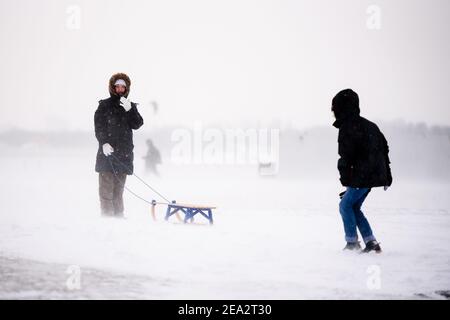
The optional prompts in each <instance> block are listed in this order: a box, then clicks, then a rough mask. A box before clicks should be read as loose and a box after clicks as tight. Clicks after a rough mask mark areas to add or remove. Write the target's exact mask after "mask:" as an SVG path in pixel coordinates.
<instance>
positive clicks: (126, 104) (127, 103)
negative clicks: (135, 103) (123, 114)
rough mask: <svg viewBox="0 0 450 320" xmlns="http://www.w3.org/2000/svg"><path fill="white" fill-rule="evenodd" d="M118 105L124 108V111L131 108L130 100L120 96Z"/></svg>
mask: <svg viewBox="0 0 450 320" xmlns="http://www.w3.org/2000/svg"><path fill="white" fill-rule="evenodd" d="M120 105H121V106H122V107H123V108H124V109H125V111H130V110H131V101H130V100H128V99H127V98H125V97H120Z"/></svg>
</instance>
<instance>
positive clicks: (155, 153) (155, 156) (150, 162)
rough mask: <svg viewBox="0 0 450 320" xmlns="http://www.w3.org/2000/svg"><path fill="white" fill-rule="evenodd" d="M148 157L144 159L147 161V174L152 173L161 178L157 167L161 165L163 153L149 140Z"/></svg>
mask: <svg viewBox="0 0 450 320" xmlns="http://www.w3.org/2000/svg"><path fill="white" fill-rule="evenodd" d="M146 143H147V148H148V150H147V155H146V156H145V157H143V158H144V160H145V168H146V170H147V172H151V173H153V174H155V175H157V176H159V173H158V169H157V168H156V166H157V165H158V164H160V163H161V153H160V152H159V150H158V149H157V148H156V147H155V145H154V144H153V141H152V140H151V139H147V141H146Z"/></svg>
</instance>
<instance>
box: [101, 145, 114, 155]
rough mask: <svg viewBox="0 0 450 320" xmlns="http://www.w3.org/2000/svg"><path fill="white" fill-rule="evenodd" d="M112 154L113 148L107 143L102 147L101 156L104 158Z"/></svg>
mask: <svg viewBox="0 0 450 320" xmlns="http://www.w3.org/2000/svg"><path fill="white" fill-rule="evenodd" d="M113 152H114V149H113V147H111V145H110V144H109V143H105V144H104V145H103V154H104V155H105V156H110V155H111V153H113Z"/></svg>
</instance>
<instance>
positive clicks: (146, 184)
mask: <svg viewBox="0 0 450 320" xmlns="http://www.w3.org/2000/svg"><path fill="white" fill-rule="evenodd" d="M111 156H113V157H114V159H115V160H116V161H117V162H118V163H119V164H120V165H121V166H122V167H124V168H125V169H127V170H128V171H129V172H131V171H132V170H130V168H129V167H128V166H127V165H125V164H124V163H123V162H122V161H120V160H119V159H118V158H117V157H116V156H115V155H114V154H113V153H112V154H111ZM106 158H107V159H108V161H109V164H110V165H111V169H112V170H113V173H114V176H115V177H116V179H117V180H118V181H119V182H120V183H122V182H121V181H120V179H119V177H118V176H117V173H116V169H115V168H114V165H113V163H112V161H111V158H110V157H106ZM133 176H135V177H136V178H137V179H138V180H139V181H141V182H142V183H143V184H144V185H145V186H146V187H147V188H149V189H150V190H152V191H153V192H154V193H156V194H157V195H159V196H160V197H161V198H163V199H164V200H165V201H167V202H168V203H170V201H169V200H168V199H167V198H166V197H164V196H163V195H162V194H161V193H159V192H158V191H157V190H155V189H154V188H153V187H152V186H150V185H149V184H148V183H147V182H145V181H144V180H143V179H141V178H140V177H139V176H137V175H136V174H135V173H133ZM122 184H123V186H124V188H125V189H126V190H127V191H128V192H130V193H131V194H132V195H134V196H135V197H136V198H138V199H140V200H142V201H145V202H146V203H149V204H152V202H150V201H148V200H145V199H144V198H142V197H141V196H139V195H138V194H136V193H135V192H133V191H131V190H130V189H129V188H127V187H126V186H125V183H122Z"/></svg>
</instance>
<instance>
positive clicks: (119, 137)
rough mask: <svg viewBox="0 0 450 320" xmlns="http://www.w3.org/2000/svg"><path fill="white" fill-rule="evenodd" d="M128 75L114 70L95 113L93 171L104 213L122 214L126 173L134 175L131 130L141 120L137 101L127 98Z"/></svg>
mask: <svg viewBox="0 0 450 320" xmlns="http://www.w3.org/2000/svg"><path fill="white" fill-rule="evenodd" d="M130 84H131V81H130V78H129V77H128V76H127V75H126V74H124V73H116V74H114V75H113V76H112V77H111V79H110V80H109V94H110V97H109V98H108V99H104V100H100V101H99V105H98V109H97V111H96V112H95V116H94V124H95V136H96V138H97V140H98V151H97V161H96V163H95V171H97V172H98V173H99V195H100V207H101V213H102V215H103V216H112V217H123V211H124V206H123V197H122V195H123V190H124V187H125V180H126V178H127V175H131V174H133V131H132V130H137V129H139V128H140V127H141V126H142V125H143V123H144V120H143V119H142V117H141V115H140V114H139V112H138V110H137V107H136V103H134V102H131V101H130V100H128V99H127V97H128V94H129V92H130Z"/></svg>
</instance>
